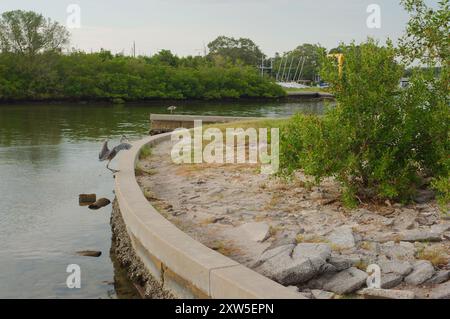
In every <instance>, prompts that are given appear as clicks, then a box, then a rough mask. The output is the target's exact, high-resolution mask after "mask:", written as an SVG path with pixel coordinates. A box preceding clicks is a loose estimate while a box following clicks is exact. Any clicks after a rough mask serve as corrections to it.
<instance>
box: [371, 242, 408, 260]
mask: <svg viewBox="0 0 450 319" xmlns="http://www.w3.org/2000/svg"><path fill="white" fill-rule="evenodd" d="M380 253H381V254H383V255H385V256H386V257H388V258H389V259H399V260H415V253H416V247H415V246H414V244H412V243H408V242H404V241H402V242H399V243H396V242H393V241H390V242H387V243H384V244H381V245H380Z"/></svg>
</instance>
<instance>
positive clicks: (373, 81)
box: [280, 39, 450, 206]
mask: <svg viewBox="0 0 450 319" xmlns="http://www.w3.org/2000/svg"><path fill="white" fill-rule="evenodd" d="M339 51H340V52H341V53H343V54H344V58H345V62H344V66H343V71H342V74H340V73H339V71H338V66H337V64H336V61H335V60H334V59H331V58H330V59H329V58H327V59H324V61H323V62H322V64H323V69H322V72H321V75H322V77H323V78H324V79H325V81H327V82H329V83H330V84H331V87H330V89H331V91H332V92H333V93H334V94H335V96H336V99H337V105H336V107H335V108H333V109H331V110H329V111H328V112H327V113H326V114H325V116H323V117H320V118H319V117H311V116H304V115H297V116H295V117H294V118H292V120H291V121H290V123H289V124H288V125H287V126H286V127H285V129H284V130H283V132H282V135H281V161H280V163H281V168H282V173H284V174H287V175H289V174H291V173H292V172H293V171H295V170H297V169H302V170H303V171H304V172H305V173H306V174H309V175H312V176H314V177H316V179H317V180H321V179H322V178H324V177H335V178H336V179H337V180H338V181H340V182H341V184H342V186H343V188H342V199H343V201H344V202H345V203H346V204H347V205H349V206H354V205H355V204H356V200H355V199H356V198H364V196H366V197H367V196H370V197H371V198H372V199H373V198H374V197H375V198H378V199H385V198H389V199H396V200H400V201H409V200H411V199H412V198H413V197H414V194H415V192H416V190H417V188H418V187H420V186H421V185H423V184H424V183H423V180H425V179H427V178H428V177H434V178H435V182H434V184H433V185H434V187H435V188H436V189H437V190H438V191H439V192H441V194H442V196H441V197H440V198H441V199H442V201H448V180H449V157H448V154H450V148H449V126H450V124H449V123H450V121H449V118H450V112H449V104H448V92H444V91H443V90H442V87H443V86H442V82H441V81H440V80H439V78H436V76H435V74H434V72H433V71H434V69H429V72H426V71H424V70H416V71H415V72H414V73H413V74H412V76H411V79H410V85H409V87H407V88H406V89H400V87H399V80H400V78H401V77H402V75H403V73H404V66H403V65H401V64H399V63H398V62H397V51H396V49H395V48H394V47H393V46H392V44H391V43H389V42H388V43H387V44H386V45H385V46H380V45H379V44H378V43H377V42H376V41H374V40H372V39H369V40H367V41H366V42H364V43H361V44H359V45H356V44H355V43H352V44H350V45H341V46H340V48H339Z"/></svg>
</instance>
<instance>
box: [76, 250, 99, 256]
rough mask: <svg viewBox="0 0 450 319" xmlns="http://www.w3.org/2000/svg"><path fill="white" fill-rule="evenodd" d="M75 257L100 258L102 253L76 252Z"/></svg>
mask: <svg viewBox="0 0 450 319" xmlns="http://www.w3.org/2000/svg"><path fill="white" fill-rule="evenodd" d="M77 255H79V256H83V257H100V256H101V255H102V252H101V251H96V250H83V251H77Z"/></svg>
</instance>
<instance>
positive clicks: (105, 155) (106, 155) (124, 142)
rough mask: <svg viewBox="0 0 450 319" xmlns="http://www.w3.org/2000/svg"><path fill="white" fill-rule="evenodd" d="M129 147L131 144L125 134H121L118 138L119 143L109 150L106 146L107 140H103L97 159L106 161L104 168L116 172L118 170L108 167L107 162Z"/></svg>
mask: <svg viewBox="0 0 450 319" xmlns="http://www.w3.org/2000/svg"><path fill="white" fill-rule="evenodd" d="M131 147H132V145H131V144H130V143H128V139H127V137H126V136H125V135H122V138H121V139H120V144H119V145H117V146H116V147H114V148H112V149H111V150H110V149H109V148H108V140H105V142H104V143H103V147H102V150H101V151H100V154H99V155H98V159H99V160H100V162H104V161H108V164H106V168H107V169H109V170H110V171H111V172H113V173H117V172H119V171H117V170H114V169H112V168H109V164H110V163H111V161H112V160H113V159H114V158H115V157H116V155H117V154H118V153H119V152H120V151H127V150H129V149H131Z"/></svg>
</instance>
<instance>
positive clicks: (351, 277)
mask: <svg viewBox="0 0 450 319" xmlns="http://www.w3.org/2000/svg"><path fill="white" fill-rule="evenodd" d="M367 277H368V275H367V273H365V272H364V271H362V270H359V269H358V268H354V267H352V268H349V269H346V270H344V271H341V272H339V273H337V274H335V275H334V276H332V277H331V278H330V279H329V280H328V282H326V283H325V284H324V286H323V289H324V290H326V291H332V292H334V293H337V294H340V295H345V294H349V293H352V292H354V291H356V290H358V289H360V288H361V287H362V286H364V284H365V283H366V280H367Z"/></svg>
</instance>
